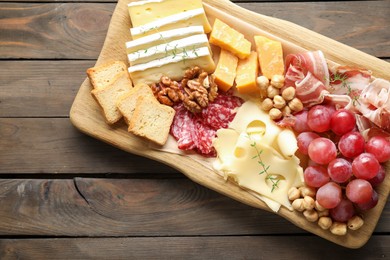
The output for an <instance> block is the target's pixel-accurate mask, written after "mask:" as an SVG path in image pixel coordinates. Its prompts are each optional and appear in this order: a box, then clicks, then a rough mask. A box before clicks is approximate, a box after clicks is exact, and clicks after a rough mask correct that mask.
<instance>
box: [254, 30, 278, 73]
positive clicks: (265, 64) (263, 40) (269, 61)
mask: <svg viewBox="0 0 390 260" xmlns="http://www.w3.org/2000/svg"><path fill="white" fill-rule="evenodd" d="M254 39H255V44H256V51H257V53H258V55H259V63H260V70H261V73H262V74H263V75H264V76H266V77H267V78H268V79H271V78H272V76H273V75H284V60H283V49H282V43H281V42H279V41H274V40H271V39H268V38H267V37H264V36H255V37H254Z"/></svg>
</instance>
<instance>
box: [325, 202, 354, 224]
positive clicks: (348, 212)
mask: <svg viewBox="0 0 390 260" xmlns="http://www.w3.org/2000/svg"><path fill="white" fill-rule="evenodd" d="M329 214H330V216H331V217H332V219H333V220H335V221H339V222H347V221H348V219H350V218H352V217H353V215H355V208H354V207H353V203H352V202H351V201H350V200H348V199H342V200H341V201H340V203H339V205H337V206H336V207H335V208H333V209H330V210H329Z"/></svg>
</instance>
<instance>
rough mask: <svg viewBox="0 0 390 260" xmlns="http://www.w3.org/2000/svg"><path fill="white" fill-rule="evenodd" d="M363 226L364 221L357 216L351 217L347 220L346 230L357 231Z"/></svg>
mask: <svg viewBox="0 0 390 260" xmlns="http://www.w3.org/2000/svg"><path fill="white" fill-rule="evenodd" d="M363 224H364V220H363V219H362V218H361V217H359V216H353V217H352V218H350V219H349V220H348V223H347V225H348V228H349V229H351V230H358V229H359V228H361V227H362V226H363Z"/></svg>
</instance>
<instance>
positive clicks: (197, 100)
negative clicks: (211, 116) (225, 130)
mask: <svg viewBox="0 0 390 260" xmlns="http://www.w3.org/2000/svg"><path fill="white" fill-rule="evenodd" d="M150 87H151V89H152V91H153V93H154V95H155V97H156V98H157V100H158V101H159V102H160V103H162V104H164V105H168V106H173V105H175V104H177V103H180V102H182V103H183V105H184V106H185V107H186V108H187V109H188V110H189V111H191V112H192V113H199V112H201V111H202V109H203V108H206V107H207V106H208V104H209V102H212V101H214V99H215V98H216V97H217V95H218V86H217V85H216V84H215V82H214V76H213V75H208V73H207V72H205V71H203V70H202V69H200V68H199V67H198V66H195V67H193V68H190V69H188V70H186V71H185V72H184V76H183V78H182V80H181V81H180V82H177V81H174V80H172V79H170V78H169V77H167V76H162V77H161V79H160V82H158V83H154V84H152V85H151V86H150Z"/></svg>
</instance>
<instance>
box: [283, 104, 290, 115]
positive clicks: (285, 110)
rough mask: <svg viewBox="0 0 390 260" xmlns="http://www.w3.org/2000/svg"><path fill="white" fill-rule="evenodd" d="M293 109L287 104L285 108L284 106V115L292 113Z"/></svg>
mask: <svg viewBox="0 0 390 260" xmlns="http://www.w3.org/2000/svg"><path fill="white" fill-rule="evenodd" d="M291 112H292V111H291V109H290V108H289V107H288V106H285V107H284V108H282V114H283V116H289V115H291Z"/></svg>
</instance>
